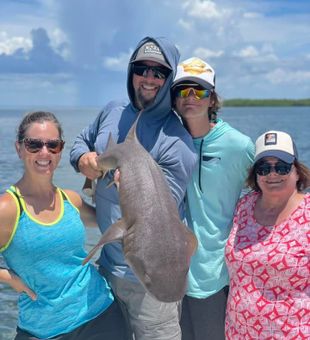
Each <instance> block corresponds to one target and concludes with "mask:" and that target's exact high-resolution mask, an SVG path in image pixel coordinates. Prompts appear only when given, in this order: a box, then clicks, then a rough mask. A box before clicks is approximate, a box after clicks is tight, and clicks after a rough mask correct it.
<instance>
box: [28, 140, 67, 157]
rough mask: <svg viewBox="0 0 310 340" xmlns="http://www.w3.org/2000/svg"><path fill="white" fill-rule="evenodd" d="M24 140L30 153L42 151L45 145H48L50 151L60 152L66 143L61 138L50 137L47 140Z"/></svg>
mask: <svg viewBox="0 0 310 340" xmlns="http://www.w3.org/2000/svg"><path fill="white" fill-rule="evenodd" d="M22 142H23V143H24V145H25V149H26V150H27V151H28V152H30V153H37V152H39V151H41V150H42V149H43V147H44V146H46V148H47V150H48V152H50V153H59V152H60V151H61V150H62V149H63V147H64V145H65V142H64V141H63V140H61V139H49V140H47V141H46V142H45V141H43V140H42V139H35V138H25V139H23V140H22Z"/></svg>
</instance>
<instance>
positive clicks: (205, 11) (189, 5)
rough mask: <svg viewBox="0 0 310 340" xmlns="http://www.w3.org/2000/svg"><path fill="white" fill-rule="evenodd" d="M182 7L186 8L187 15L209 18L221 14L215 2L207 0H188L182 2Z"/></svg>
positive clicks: (217, 16)
mask: <svg viewBox="0 0 310 340" xmlns="http://www.w3.org/2000/svg"><path fill="white" fill-rule="evenodd" d="M183 8H184V9H186V10H188V15H189V16H192V17H195V18H200V19H211V18H219V17H221V16H222V14H221V12H220V11H219V9H218V8H217V6H216V4H215V2H213V1H209V0H205V1H201V0H188V1H186V2H184V4H183Z"/></svg>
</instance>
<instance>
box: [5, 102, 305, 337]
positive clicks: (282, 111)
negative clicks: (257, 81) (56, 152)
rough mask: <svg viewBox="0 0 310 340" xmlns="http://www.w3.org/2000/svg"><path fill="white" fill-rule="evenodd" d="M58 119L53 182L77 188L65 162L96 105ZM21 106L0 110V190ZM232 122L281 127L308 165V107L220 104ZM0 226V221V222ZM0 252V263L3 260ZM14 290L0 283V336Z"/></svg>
mask: <svg viewBox="0 0 310 340" xmlns="http://www.w3.org/2000/svg"><path fill="white" fill-rule="evenodd" d="M50 110H51V111H52V112H54V113H56V115H57V117H58V118H59V120H60V121H61V123H62V126H63V129H64V133H65V140H66V145H65V149H64V151H63V156H62V160H61V162H60V165H59V169H58V170H57V172H56V174H55V183H56V184H57V185H59V186H60V187H64V188H70V189H73V190H76V191H78V192H81V187H82V184H83V177H82V176H81V175H79V174H77V173H75V172H74V170H73V169H72V168H71V166H70V165H69V151H70V149H71V146H72V143H73V141H74V139H75V137H76V135H77V134H78V133H79V132H80V131H81V130H82V129H83V128H84V127H85V126H86V125H88V124H89V122H91V121H92V120H93V119H94V118H95V116H96V115H97V113H98V112H99V111H98V109H94V108H92V109H81V108H78V109H52V108H50ZM25 112H26V111H25V110H22V109H20V110H12V109H10V110H0V193H2V192H4V190H5V189H6V188H7V187H9V186H10V185H11V184H13V183H15V182H16V181H17V180H18V179H19V178H20V176H21V174H22V171H23V168H22V165H21V162H20V161H19V159H18V157H17V156H16V153H15V149H14V141H15V136H16V128H17V125H18V124H19V122H20V120H21V118H22V116H23V114H24V113H25ZM219 116H220V117H222V118H223V119H224V120H226V121H227V122H229V123H230V124H231V125H232V126H234V127H235V128H237V129H239V130H240V131H241V132H243V133H245V134H247V135H248V136H250V137H251V138H252V139H253V141H255V139H256V138H257V137H258V136H259V135H260V134H262V133H263V132H265V131H267V130H271V129H273V130H283V131H286V132H288V133H289V134H290V135H291V136H292V137H293V138H294V139H295V141H296V144H297V148H298V151H299V158H300V160H301V161H302V162H304V163H305V164H306V165H308V166H310V142H309V140H310V138H309V137H310V136H309V127H310V107H294V108H291V107H288V108H224V109H223V112H222V113H221V114H220V115H219ZM0 227H1V225H0ZM87 236H88V240H87V245H86V246H87V248H90V247H91V246H92V245H93V244H94V243H95V242H96V240H97V239H98V237H99V232H98V230H97V229H93V228H92V229H91V228H88V229H87ZM2 261H3V259H2V257H1V255H0V265H1V264H2V263H3V262H2ZM17 298H18V296H17V294H16V293H15V292H14V291H12V290H11V289H9V288H8V287H7V286H5V285H3V284H0V340H8V339H13V338H14V334H15V328H16V318H17V309H16V301H17Z"/></svg>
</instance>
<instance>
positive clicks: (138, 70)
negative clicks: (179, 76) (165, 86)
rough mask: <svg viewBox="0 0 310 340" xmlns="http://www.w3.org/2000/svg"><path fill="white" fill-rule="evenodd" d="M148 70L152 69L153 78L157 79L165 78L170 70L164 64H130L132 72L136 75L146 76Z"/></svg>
mask: <svg viewBox="0 0 310 340" xmlns="http://www.w3.org/2000/svg"><path fill="white" fill-rule="evenodd" d="M149 71H152V72H153V76H154V78H157V79H166V78H167V77H168V76H169V74H170V72H171V71H170V70H169V69H168V68H166V67H164V66H148V65H141V64H133V65H132V72H133V73H134V74H136V75H137V76H141V77H147V74H148V72H149Z"/></svg>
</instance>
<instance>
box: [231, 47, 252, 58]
mask: <svg viewBox="0 0 310 340" xmlns="http://www.w3.org/2000/svg"><path fill="white" fill-rule="evenodd" d="M234 55H235V56H237V57H241V58H253V57H257V56H258V51H257V49H256V48H255V47H254V46H247V47H245V48H243V49H242V50H240V51H239V52H235V53H234Z"/></svg>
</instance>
